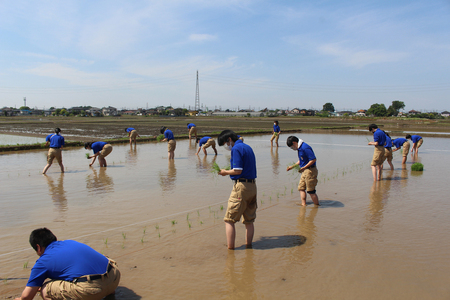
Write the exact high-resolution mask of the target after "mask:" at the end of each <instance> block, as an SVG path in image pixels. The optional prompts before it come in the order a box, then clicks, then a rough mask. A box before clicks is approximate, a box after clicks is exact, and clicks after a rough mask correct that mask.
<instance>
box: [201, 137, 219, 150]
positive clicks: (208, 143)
mask: <svg viewBox="0 0 450 300" xmlns="http://www.w3.org/2000/svg"><path fill="white" fill-rule="evenodd" d="M211 146H212V147H213V149H216V141H214V139H209V140H208V141H207V142H206V143H205V144H204V145H203V146H202V147H203V149H206V148H209V147H211Z"/></svg>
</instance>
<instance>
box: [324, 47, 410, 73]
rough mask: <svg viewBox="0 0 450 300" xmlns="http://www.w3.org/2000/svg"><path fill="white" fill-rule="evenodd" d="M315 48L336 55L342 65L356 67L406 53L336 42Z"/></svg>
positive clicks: (393, 59)
mask: <svg viewBox="0 0 450 300" xmlns="http://www.w3.org/2000/svg"><path fill="white" fill-rule="evenodd" d="M317 50H318V51H319V52H320V53H322V54H324V55H330V56H333V57H336V58H337V60H338V61H339V62H340V63H342V64H344V65H348V66H353V67H357V68H362V67H364V66H367V65H370V64H378V63H385V62H396V61H400V60H402V59H403V58H405V57H406V56H407V54H406V53H401V52H387V51H385V50H359V49H350V48H343V47H341V46H340V45H338V44H324V45H321V46H319V47H318V48H317Z"/></svg>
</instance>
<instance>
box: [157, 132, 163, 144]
mask: <svg viewBox="0 0 450 300" xmlns="http://www.w3.org/2000/svg"><path fill="white" fill-rule="evenodd" d="M163 139H164V134H160V135H158V136H157V137H156V140H157V141H158V142H161V141H162V140H163Z"/></svg>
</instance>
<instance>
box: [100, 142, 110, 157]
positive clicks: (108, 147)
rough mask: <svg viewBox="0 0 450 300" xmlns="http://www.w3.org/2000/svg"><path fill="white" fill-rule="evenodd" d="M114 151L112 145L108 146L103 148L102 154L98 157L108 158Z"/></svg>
mask: <svg viewBox="0 0 450 300" xmlns="http://www.w3.org/2000/svg"><path fill="white" fill-rule="evenodd" d="M112 150H113V147H112V146H111V144H106V145H105V146H103V148H102V151H100V154H99V155H98V156H99V157H107V156H108V155H109V154H110V153H111V151H112Z"/></svg>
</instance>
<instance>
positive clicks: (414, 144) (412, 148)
mask: <svg viewBox="0 0 450 300" xmlns="http://www.w3.org/2000/svg"><path fill="white" fill-rule="evenodd" d="M415 146H416V143H413V145H412V147H411V153H413V150H414V147H415Z"/></svg>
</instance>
